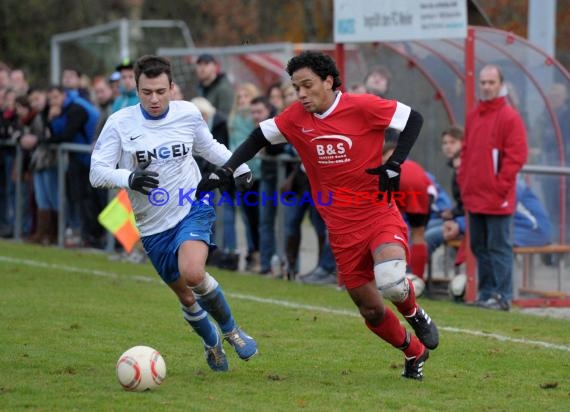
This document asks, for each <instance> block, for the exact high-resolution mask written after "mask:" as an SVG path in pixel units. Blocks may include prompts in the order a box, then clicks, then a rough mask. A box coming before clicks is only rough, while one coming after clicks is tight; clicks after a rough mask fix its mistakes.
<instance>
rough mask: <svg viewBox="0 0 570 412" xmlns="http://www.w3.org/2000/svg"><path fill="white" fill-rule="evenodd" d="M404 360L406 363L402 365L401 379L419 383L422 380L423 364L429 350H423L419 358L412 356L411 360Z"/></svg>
mask: <svg viewBox="0 0 570 412" xmlns="http://www.w3.org/2000/svg"><path fill="white" fill-rule="evenodd" d="M405 358H406V361H405V363H404V371H403V372H402V377H404V378H408V379H416V380H418V381H421V380H422V379H423V378H424V364H425V362H426V360H427V359H428V358H429V350H428V349H427V348H424V352H423V353H422V354H421V355H420V356H414V357H411V358H408V357H407V356H406V357H405Z"/></svg>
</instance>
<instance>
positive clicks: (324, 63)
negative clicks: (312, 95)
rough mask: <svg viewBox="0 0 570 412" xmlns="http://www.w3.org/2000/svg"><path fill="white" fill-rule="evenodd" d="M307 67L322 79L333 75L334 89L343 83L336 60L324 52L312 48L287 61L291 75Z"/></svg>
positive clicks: (288, 71)
mask: <svg viewBox="0 0 570 412" xmlns="http://www.w3.org/2000/svg"><path fill="white" fill-rule="evenodd" d="M305 67H307V68H309V69H311V70H312V71H313V72H315V74H316V75H317V76H319V77H320V78H321V79H322V80H325V79H326V78H327V76H332V78H333V85H332V89H333V90H336V89H338V88H339V87H340V86H341V85H342V82H341V80H340V73H339V71H338V68H337V67H336V64H335V62H334V60H333V59H332V57H330V56H328V55H326V54H324V53H321V52H318V51H311V50H307V51H304V52H302V53H301V54H299V55H298V56H295V57H293V58H292V59H291V60H289V62H288V63H287V73H289V76H292V75H293V73H295V72H296V71H297V70H300V69H303V68H305Z"/></svg>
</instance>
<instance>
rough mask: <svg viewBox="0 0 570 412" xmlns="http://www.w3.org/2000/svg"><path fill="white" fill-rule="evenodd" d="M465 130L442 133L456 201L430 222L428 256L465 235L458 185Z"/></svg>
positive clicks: (456, 126) (444, 151)
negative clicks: (445, 242) (446, 242)
mask: <svg viewBox="0 0 570 412" xmlns="http://www.w3.org/2000/svg"><path fill="white" fill-rule="evenodd" d="M463 134H464V132H463V128H462V127H460V126H458V125H452V126H450V127H448V128H447V129H445V130H444V131H443V132H442V133H441V151H442V153H443V156H444V157H445V159H446V161H447V165H448V166H449V167H450V168H452V170H453V172H452V175H451V191H452V196H453V199H454V201H455V204H454V205H453V207H448V208H441V209H440V210H439V213H438V214H437V216H432V218H431V219H430V221H429V222H428V228H427V230H426V234H425V239H426V243H427V247H428V255H429V256H431V255H432V254H433V252H434V251H435V250H436V249H437V248H438V247H440V246H441V245H442V244H443V242H444V241H448V240H452V239H455V238H457V237H458V236H459V234H462V233H463V228H464V226H465V221H464V214H465V211H464V210H463V202H462V200H461V192H460V190H459V184H458V183H457V170H458V168H459V163H460V158H459V157H460V156H461V146H462V145H463Z"/></svg>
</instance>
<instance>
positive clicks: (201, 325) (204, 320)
mask: <svg viewBox="0 0 570 412" xmlns="http://www.w3.org/2000/svg"><path fill="white" fill-rule="evenodd" d="M182 313H183V314H184V319H185V320H186V322H188V324H189V325H190V326H191V327H192V329H194V331H196V333H197V334H198V335H199V336H200V337H201V338H202V340H203V341H204V344H206V345H208V346H214V345H216V344H217V343H218V332H217V330H216V325H214V324H213V323H212V322H211V321H210V319H209V318H208V313H207V312H206V311H205V310H204V309H202V308H201V307H200V305H199V304H198V303H194V304H193V305H192V306H190V307H189V308H187V307H185V306H182Z"/></svg>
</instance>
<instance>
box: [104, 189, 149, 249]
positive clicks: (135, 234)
mask: <svg viewBox="0 0 570 412" xmlns="http://www.w3.org/2000/svg"><path fill="white" fill-rule="evenodd" d="M97 220H98V221H99V223H101V225H102V226H103V227H104V228H105V229H107V230H108V231H109V232H111V233H112V234H113V235H114V236H115V238H116V239H117V240H118V241H119V242H120V243H121V245H123V247H124V248H125V251H126V252H127V253H131V251H132V250H133V247H134V246H135V244H136V243H137V242H138V241H139V239H140V233H139V231H138V229H137V226H136V224H135V214H134V213H133V208H132V206H131V201H130V200H129V196H128V195H127V191H126V190H125V189H121V190H120V191H119V193H117V196H115V198H114V199H113V200H112V201H111V202H110V203H109V204H108V205H107V207H105V209H103V211H102V212H101V213H100V214H99V217H98V219H97Z"/></svg>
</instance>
